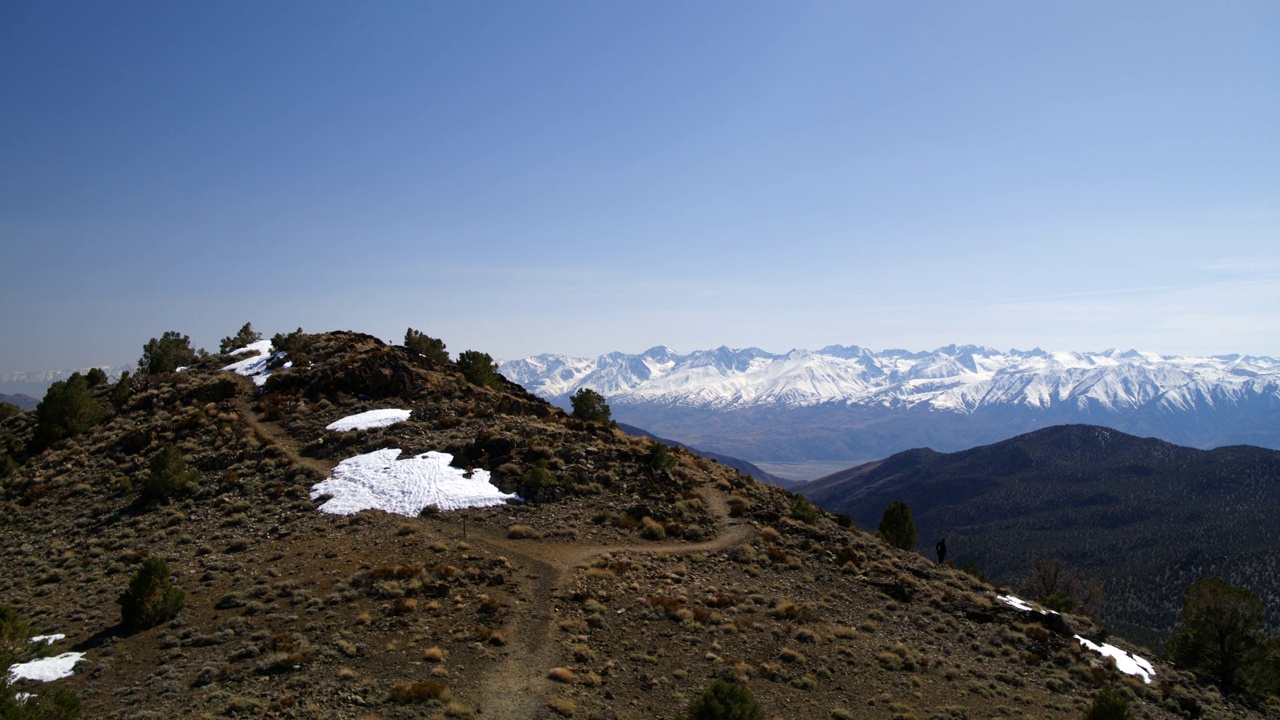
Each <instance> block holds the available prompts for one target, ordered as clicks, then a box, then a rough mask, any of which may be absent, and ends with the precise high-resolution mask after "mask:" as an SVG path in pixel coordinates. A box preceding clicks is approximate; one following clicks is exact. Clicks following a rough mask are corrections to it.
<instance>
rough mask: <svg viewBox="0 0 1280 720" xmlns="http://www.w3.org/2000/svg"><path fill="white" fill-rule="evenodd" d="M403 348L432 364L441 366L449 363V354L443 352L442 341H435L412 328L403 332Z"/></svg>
mask: <svg viewBox="0 0 1280 720" xmlns="http://www.w3.org/2000/svg"><path fill="white" fill-rule="evenodd" d="M404 346H405V347H406V348H408V350H409V352H415V353H418V354H419V355H422V356H424V357H426V358H427V359H428V360H431V361H433V362H438V363H441V364H444V363H447V362H449V353H447V352H445V349H444V341H443V340H437V339H436V338H433V337H431V336H430V335H426V334H424V333H420V332H418V331H417V330H414V329H413V328H409V329H408V330H406V331H405V333H404Z"/></svg>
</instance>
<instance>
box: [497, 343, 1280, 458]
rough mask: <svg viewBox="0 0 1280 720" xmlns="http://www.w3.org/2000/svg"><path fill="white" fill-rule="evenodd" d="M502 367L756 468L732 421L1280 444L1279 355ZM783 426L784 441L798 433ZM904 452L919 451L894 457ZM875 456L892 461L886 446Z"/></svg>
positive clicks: (954, 356)
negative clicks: (1051, 430) (906, 421)
mask: <svg viewBox="0 0 1280 720" xmlns="http://www.w3.org/2000/svg"><path fill="white" fill-rule="evenodd" d="M500 370H501V372H502V374H503V375H505V376H506V377H507V378H508V379H511V380H513V381H515V382H518V383H520V384H521V385H523V386H525V387H526V388H527V389H529V390H530V391H531V392H534V393H537V394H538V395H541V396H543V397H545V398H548V399H550V400H552V401H553V402H558V403H561V404H565V403H566V401H567V398H568V397H569V396H570V395H571V394H572V393H573V392H575V391H576V390H578V389H579V388H582V387H589V388H591V389H593V390H596V391H597V392H600V393H601V394H603V395H604V396H605V397H606V398H608V400H609V402H610V405H611V406H613V407H614V408H615V414H616V415H618V416H619V419H623V420H625V421H626V422H631V423H633V424H635V425H638V426H640V427H645V428H646V429H648V430H651V431H653V432H657V433H659V434H665V435H667V436H669V437H673V438H674V439H677V440H680V441H682V442H688V443H691V444H694V445H698V446H699V447H705V448H706V449H711V450H715V451H716V452H723V453H725V454H730V455H738V456H740V457H746V458H748V459H772V458H773V456H771V455H770V454H768V452H767V451H766V449H765V448H762V447H753V446H752V444H751V443H750V442H747V443H746V444H744V443H743V442H739V441H736V440H731V439H729V438H727V437H725V436H724V433H725V432H726V431H727V430H728V427H727V426H726V423H727V424H728V425H733V426H738V425H741V422H740V421H739V420H736V419H732V418H734V417H735V416H742V415H744V414H745V415H750V416H751V417H758V418H761V419H762V420H766V419H767V421H768V422H773V423H776V422H777V421H778V419H779V413H786V414H787V415H788V417H791V418H793V419H800V418H804V417H816V414H818V413H820V414H821V416H822V417H823V418H824V423H825V424H826V429H827V430H830V429H831V423H832V419H833V418H840V417H843V418H845V419H847V420H850V421H853V420H854V419H856V423H855V424H856V425H858V426H864V427H865V426H880V425H882V424H883V422H884V421H885V420H886V419H887V418H891V417H899V416H903V415H907V416H910V417H911V418H913V419H914V422H915V425H916V428H915V429H914V430H913V431H912V432H907V433H905V434H906V435H907V436H910V437H912V438H913V439H923V440H929V439H930V438H931V437H932V438H933V439H934V441H935V442H936V444H935V445H933V447H935V449H938V450H953V449H961V448H963V447H970V446H972V445H973V444H980V443H981V442H988V441H990V442H994V441H996V440H1001V439H1004V438H1007V437H1011V436H1013V435H1015V434H1017V433H1018V432H1022V431H1025V430H1029V429H1034V428H1035V427H1040V426H1043V425H1044V424H1053V423H1057V422H1091V423H1095V424H1105V425H1112V426H1114V427H1117V429H1120V430H1124V431H1126V432H1137V433H1143V432H1144V431H1145V432H1147V433H1148V434H1153V435H1156V436H1159V437H1163V438H1164V439H1166V440H1169V441H1171V442H1180V443H1183V444H1189V445H1193V446H1197V447H1210V446H1214V445H1219V444H1232V443H1235V442H1246V443H1251V444H1262V445H1265V446H1268V447H1277V446H1278V445H1280V428H1278V427H1277V425H1276V422H1275V421H1276V419H1277V414H1278V409H1280V361H1277V360H1276V359H1275V358H1270V357H1252V356H1240V355H1224V356H1212V357H1172V356H1161V355H1156V354H1153V353H1144V352H1138V351H1135V350H1129V351H1126V352H1121V351H1116V350H1106V351H1102V352H1046V351H1043V350H1039V349H1036V350H1030V351H1019V350H1009V351H1000V350H995V349H992V348H987V347H979V346H973V345H963V346H957V345H949V346H947V347H943V348H938V349H936V350H933V351H929V352H909V351H905V350H886V351H883V352H874V351H872V350H868V349H866V348H861V347H857V346H848V347H846V346H841V345H831V346H828V347H825V348H823V349H821V350H817V351H808V350H792V351H790V352H787V353H783V354H773V353H769V352H766V351H764V350H761V349H759V348H746V349H741V350H736V349H730V348H727V347H721V348H717V349H714V350H701V351H696V352H691V353H688V354H680V353H678V352H676V351H674V350H672V349H670V348H668V347H662V346H659V347H654V348H650V349H649V350H646V351H645V352H643V353H640V354H638V355H628V354H624V353H610V354H607V355H601V356H600V357H596V358H574V357H567V356H564V355H537V356H534V357H528V358H522V359H518V360H511V361H508V362H504V363H502V364H501V365H500ZM841 410H843V411H844V412H840V411H841ZM709 411H715V412H716V413H717V414H718V415H720V416H721V417H720V419H719V420H718V421H717V422H716V427H715V429H714V430H713V429H707V430H704V431H701V433H700V434H701V437H695V438H690V437H688V436H687V435H686V436H684V437H682V436H681V435H680V434H675V433H673V426H675V427H680V428H681V429H684V427H683V426H685V425H686V424H687V423H684V422H679V421H677V420H676V418H677V417H678V416H681V415H687V416H689V417H694V416H696V417H698V418H703V419H705V418H708V417H710V415H708V414H707V413H708V412H709ZM925 413H927V414H928V415H931V416H933V419H932V420H929V419H927V418H926V417H924V414H925ZM995 417H999V418H1000V420H1001V422H1002V423H1004V424H1006V425H1008V427H1007V428H1006V430H1007V432H1000V431H999V429H998V428H993V429H992V430H993V431H994V434H993V433H992V432H988V431H986V430H982V431H979V432H976V433H970V432H965V431H964V430H963V428H962V427H960V426H959V425H957V421H958V420H961V419H965V418H967V419H968V420H970V421H971V422H972V424H974V425H975V427H979V426H982V425H985V424H987V423H983V422H981V421H983V420H992V419H994V418H995ZM726 418H730V419H726ZM698 422H703V420H699V421H698ZM645 423H648V424H647V425H646V424H645ZM1267 423H1270V424H1269V425H1267ZM752 424H753V425H754V423H752ZM801 424H802V425H804V424H806V423H803V422H802V423H801ZM844 424H846V423H844V422H836V423H835V425H837V426H839V425H844ZM939 424H944V425H945V426H946V427H947V430H946V432H945V433H943V435H944V437H937V435H938V433H937V432H934V431H930V430H929V427H930V426H931V425H939ZM892 425H893V426H897V425H899V423H897V422H894V423H892ZM694 427H696V425H695V426H694ZM741 429H742V428H739V430H741ZM851 429H852V428H851ZM878 430H879V431H885V430H888V428H886V427H879V428H878ZM780 431H781V432H783V433H784V434H785V433H786V432H787V429H786V428H781V429H780ZM739 434H741V433H739ZM749 434H754V433H749ZM953 436H955V437H954V438H953ZM970 436H971V437H970ZM709 440H714V442H709ZM775 444H776V443H775ZM846 444H847V443H846ZM862 444H863V443H861V442H854V443H853V445H854V446H860V445H862ZM896 444H897V443H890V445H896ZM926 444H927V443H926ZM873 445H878V444H877V443H873ZM908 447H910V445H908ZM728 448H732V449H733V451H730V450H729V449H728ZM850 449H852V448H850ZM886 449H887V448H886ZM900 449H906V448H903V447H894V448H893V451H895V452H896V451H897V450H900ZM744 450H747V452H746V453H745V454H744V453H743V451H744ZM867 450H870V448H867ZM863 452H864V451H859V452H858V454H857V455H856V456H857V457H861V456H862V454H863ZM875 452H876V453H877V455H876V456H881V455H879V454H878V453H879V452H880V450H879V449H876V450H875ZM782 454H783V455H784V456H786V457H797V456H803V455H805V454H806V453H803V452H801V453H796V452H791V451H787V452H784V453H782ZM823 454H824V455H829V454H830V453H826V452H824V453H823ZM886 454H887V453H886ZM866 459H870V458H866Z"/></svg>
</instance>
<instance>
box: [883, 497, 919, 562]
mask: <svg viewBox="0 0 1280 720" xmlns="http://www.w3.org/2000/svg"><path fill="white" fill-rule="evenodd" d="M876 535H877V536H878V537H879V538H880V539H881V540H884V541H885V542H887V543H889V544H890V545H892V546H894V547H896V548H900V549H902V550H913V549H915V546H916V544H917V543H919V542H920V534H919V533H917V532H916V524H915V523H914V522H912V521H911V508H909V507H907V504H906V503H904V502H902V501H901V500H894V501H893V502H891V503H889V507H887V508H885V509H884V515H882V516H881V517H880V524H879V525H878V526H876Z"/></svg>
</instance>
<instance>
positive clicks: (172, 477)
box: [141, 444, 199, 500]
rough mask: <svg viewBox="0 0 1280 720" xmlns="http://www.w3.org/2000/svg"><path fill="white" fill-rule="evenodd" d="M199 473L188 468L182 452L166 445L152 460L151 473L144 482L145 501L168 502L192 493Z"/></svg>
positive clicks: (143, 493)
mask: <svg viewBox="0 0 1280 720" xmlns="http://www.w3.org/2000/svg"><path fill="white" fill-rule="evenodd" d="M198 476H199V475H198V473H196V471H195V470H192V469H190V468H189V467H187V461H186V460H184V459H183V457H182V452H181V451H179V450H178V448H176V447H174V446H173V445H172V444H170V445H165V446H164V447H163V448H161V449H160V452H157V453H156V454H155V455H154V456H152V458H151V467H150V472H149V473H148V474H147V478H146V480H144V481H143V482H142V488H141V490H142V498H143V499H144V500H168V499H170V498H174V497H177V496H179V495H185V494H186V493H188V492H190V490H191V486H192V485H194V484H195V481H196V478H197V477H198Z"/></svg>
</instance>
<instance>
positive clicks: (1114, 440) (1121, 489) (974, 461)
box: [801, 425, 1280, 631]
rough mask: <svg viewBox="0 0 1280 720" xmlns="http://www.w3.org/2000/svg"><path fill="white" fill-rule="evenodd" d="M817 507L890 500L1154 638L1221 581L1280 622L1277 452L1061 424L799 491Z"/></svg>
mask: <svg viewBox="0 0 1280 720" xmlns="http://www.w3.org/2000/svg"><path fill="white" fill-rule="evenodd" d="M801 492H803V493H804V494H805V495H806V496H807V497H809V499H811V500H812V501H814V502H815V503H816V504H818V505H820V506H821V507H824V508H826V509H828V510H830V511H832V512H840V513H846V514H848V515H850V516H851V517H852V518H853V519H854V521H855V522H857V523H859V524H861V525H863V526H864V527H874V526H875V524H876V523H877V522H878V521H879V519H880V514H881V512H882V511H883V510H884V508H885V506H887V505H888V504H889V503H890V502H892V501H893V500H904V501H906V502H907V504H908V505H909V506H910V507H911V509H912V512H913V515H914V519H915V522H916V525H917V527H918V528H919V529H920V533H921V543H922V544H927V545H929V546H932V544H933V543H934V542H936V541H937V540H938V539H940V538H942V537H946V538H947V543H948V546H949V548H950V552H951V557H952V558H953V559H954V560H955V561H956V562H958V563H964V562H968V561H972V562H976V563H977V564H978V566H979V567H980V568H981V569H982V570H983V571H985V572H986V573H987V574H988V575H989V576H991V577H992V578H993V579H996V580H998V581H1000V582H1003V583H1008V584H1012V585H1018V584H1020V583H1022V582H1023V581H1024V579H1025V578H1026V576H1027V574H1028V573H1029V571H1030V570H1031V565H1032V560H1033V557H1034V556H1042V557H1049V558H1054V559H1058V560H1061V561H1063V562H1064V563H1065V564H1066V565H1067V566H1068V567H1072V568H1075V569H1076V570H1077V571H1079V572H1080V573H1082V574H1083V575H1087V576H1091V577H1096V578H1099V579H1101V580H1103V581H1104V586H1105V591H1106V602H1105V608H1106V613H1107V615H1108V618H1109V619H1110V620H1111V621H1112V622H1115V623H1117V624H1118V625H1119V626H1126V625H1132V626H1138V627H1145V628H1151V629H1155V630H1159V631H1167V630H1168V629H1170V628H1171V627H1172V625H1173V623H1174V621H1175V620H1176V619H1177V612H1178V608H1179V603H1180V601H1181V597H1182V592H1183V590H1184V589H1185V588H1186V587H1187V586H1188V585H1190V584H1191V583H1192V582H1193V581H1194V580H1196V579H1197V578H1199V577H1202V576H1205V575H1221V576H1222V577H1224V578H1227V579H1229V580H1230V581H1232V582H1233V583H1236V584H1239V585H1243V586H1245V587H1247V588H1249V589H1250V590H1252V591H1253V592H1255V593H1257V594H1258V595H1259V596H1260V597H1261V598H1262V599H1263V602H1264V605H1265V607H1266V608H1267V609H1268V612H1269V614H1268V619H1269V622H1270V624H1271V626H1272V627H1275V626H1276V624H1277V622H1280V531H1278V530H1277V523H1276V519H1277V518H1280V452H1277V451H1274V450H1266V449H1262V448H1256V447H1249V446H1232V447H1224V448H1218V449H1215V450H1196V449H1192V448H1185V447H1180V446H1177V445H1171V444H1169V443H1166V442H1162V441H1160V440H1155V439H1152V438H1138V437H1134V436H1132V435H1126V434H1124V433H1121V432H1118V431H1115V430H1110V429H1107V428H1101V427H1095V426H1089V425H1061V426H1056V427H1052V428H1047V429H1044V430H1039V431H1036V432H1033V433H1028V434H1026V435H1021V436H1018V437H1016V438H1013V439H1011V440H1007V441H1005V442H1000V443H996V444H993V445H987V446H983V447H979V448H974V449H972V450H966V451H963V452H957V453H946V454H944V453H937V452H934V451H932V450H927V449H921V450H910V451H907V452H903V453H899V454H897V455H894V456H892V457H889V458H887V459H885V460H882V461H879V462H874V463H868V464H865V465H862V466H859V467H856V468H851V469H849V470H845V471H843V472H840V473H836V474H833V475H829V476H827V477H824V478H819V479H818V480H814V481H813V482H811V483H809V484H807V485H805V486H802V488H801Z"/></svg>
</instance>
